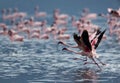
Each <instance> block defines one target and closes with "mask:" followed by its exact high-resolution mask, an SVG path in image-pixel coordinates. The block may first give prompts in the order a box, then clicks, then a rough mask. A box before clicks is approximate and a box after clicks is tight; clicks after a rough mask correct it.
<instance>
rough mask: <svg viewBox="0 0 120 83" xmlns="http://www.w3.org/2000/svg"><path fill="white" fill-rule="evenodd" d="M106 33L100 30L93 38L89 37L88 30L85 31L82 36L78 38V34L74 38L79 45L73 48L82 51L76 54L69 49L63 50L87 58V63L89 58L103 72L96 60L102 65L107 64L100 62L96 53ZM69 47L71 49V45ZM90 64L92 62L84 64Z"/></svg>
mask: <svg viewBox="0 0 120 83" xmlns="http://www.w3.org/2000/svg"><path fill="white" fill-rule="evenodd" d="M105 31H106V30H104V31H103V32H101V31H99V30H98V31H97V32H96V33H94V34H93V35H94V36H93V37H89V34H88V31H87V30H84V31H83V33H82V35H81V36H78V35H77V34H76V33H74V34H73V38H74V40H75V42H76V43H77V45H76V46H72V47H73V48H79V49H81V50H82V51H81V52H76V51H73V50H71V49H69V48H63V49H62V50H67V51H70V52H73V53H75V54H80V55H82V56H86V61H87V57H88V58H90V59H91V60H92V61H93V62H94V63H92V64H96V65H97V66H98V68H99V69H100V70H101V67H100V66H99V64H98V63H97V62H96V60H95V59H97V60H98V61H99V62H100V63H101V64H102V65H105V64H104V63H103V62H101V61H100V60H99V58H98V55H97V53H96V48H97V47H98V45H99V43H100V42H101V39H102V37H103V35H104V33H105ZM59 43H61V44H63V45H67V44H65V43H63V42H58V44H59ZM67 46H69V47H70V45H67ZM88 63H90V62H85V63H84V64H88Z"/></svg>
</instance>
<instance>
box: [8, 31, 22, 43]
mask: <svg viewBox="0 0 120 83" xmlns="http://www.w3.org/2000/svg"><path fill="white" fill-rule="evenodd" d="M8 35H9V37H10V40H11V41H20V42H22V41H23V39H24V37H23V36H20V35H18V34H17V33H16V34H15V32H13V31H12V30H8Z"/></svg>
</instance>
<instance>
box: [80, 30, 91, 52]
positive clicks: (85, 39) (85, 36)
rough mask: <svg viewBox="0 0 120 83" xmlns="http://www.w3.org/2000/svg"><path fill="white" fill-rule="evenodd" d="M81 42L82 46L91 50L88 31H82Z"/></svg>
mask: <svg viewBox="0 0 120 83" xmlns="http://www.w3.org/2000/svg"><path fill="white" fill-rule="evenodd" d="M81 37H82V40H83V42H84V44H85V45H86V46H87V47H88V48H89V49H90V50H92V46H91V44H90V42H89V34H88V31H87V30H84V31H83V33H82V36H81Z"/></svg>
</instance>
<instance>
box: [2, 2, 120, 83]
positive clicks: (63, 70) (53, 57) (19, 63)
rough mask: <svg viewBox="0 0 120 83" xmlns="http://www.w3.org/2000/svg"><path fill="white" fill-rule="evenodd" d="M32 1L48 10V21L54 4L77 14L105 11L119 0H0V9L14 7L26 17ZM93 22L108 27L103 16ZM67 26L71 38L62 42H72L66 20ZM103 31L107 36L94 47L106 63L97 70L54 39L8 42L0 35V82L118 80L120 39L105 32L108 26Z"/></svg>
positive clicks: (99, 82) (104, 82)
mask: <svg viewBox="0 0 120 83" xmlns="http://www.w3.org/2000/svg"><path fill="white" fill-rule="evenodd" d="M36 5H39V6H40V8H41V11H46V12H47V13H48V14H49V16H48V17H47V19H48V20H49V21H48V22H49V23H48V24H51V23H52V21H53V20H52V13H53V10H54V9H55V8H59V9H60V10H61V12H63V13H67V14H69V15H75V16H76V17H78V18H79V15H80V13H81V11H82V9H83V8H89V9H90V11H91V12H95V13H107V8H108V7H111V8H115V9H117V8H119V7H120V0H109V1H107V0H106V1H105V0H100V1H98V0H89V1H88V0H66V1H65V0H51V1H50V0H49V1H48V0H7V1H5V0H0V10H1V9H2V8H14V7H17V8H19V9H20V11H23V12H27V13H28V17H29V16H32V15H33V14H34V7H35V6H36ZM0 16H1V13H0ZM0 22H2V20H1V18H0ZM93 23H95V24H98V25H99V26H101V27H102V29H105V28H108V26H107V24H106V20H105V19H103V18H98V19H96V20H93ZM9 26H10V25H8V27H9ZM68 26H69V27H68V29H69V32H68V33H70V34H71V39H70V40H67V41H66V42H68V43H70V44H75V43H74V41H73V38H72V34H73V33H74V32H75V31H74V30H73V27H72V26H71V24H70V23H69V24H68ZM105 34H106V35H107V40H105V41H102V42H101V43H100V45H99V47H98V48H97V53H98V54H99V55H100V59H101V60H102V61H103V62H104V63H106V64H107V65H106V66H102V65H101V67H102V71H97V70H98V68H97V66H96V65H93V64H88V65H83V62H82V61H81V60H74V58H83V57H81V56H80V55H77V54H74V53H70V52H66V51H62V50H61V49H62V48H63V47H64V46H63V45H59V46H58V45H57V42H58V41H53V40H52V39H49V40H39V39H31V40H28V39H25V41H24V42H11V41H10V40H9V39H8V37H5V36H0V42H1V43H0V83H120V42H118V40H117V38H116V36H114V35H113V36H110V35H109V34H108V29H107V32H106V33H105Z"/></svg>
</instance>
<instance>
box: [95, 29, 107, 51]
mask: <svg viewBox="0 0 120 83" xmlns="http://www.w3.org/2000/svg"><path fill="white" fill-rule="evenodd" d="M105 32H106V29H105V30H104V31H103V32H101V34H100V35H99V36H98V41H97V43H96V44H95V49H96V48H97V47H98V45H99V43H100V42H101V40H102V37H103V35H104V33H105Z"/></svg>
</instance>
